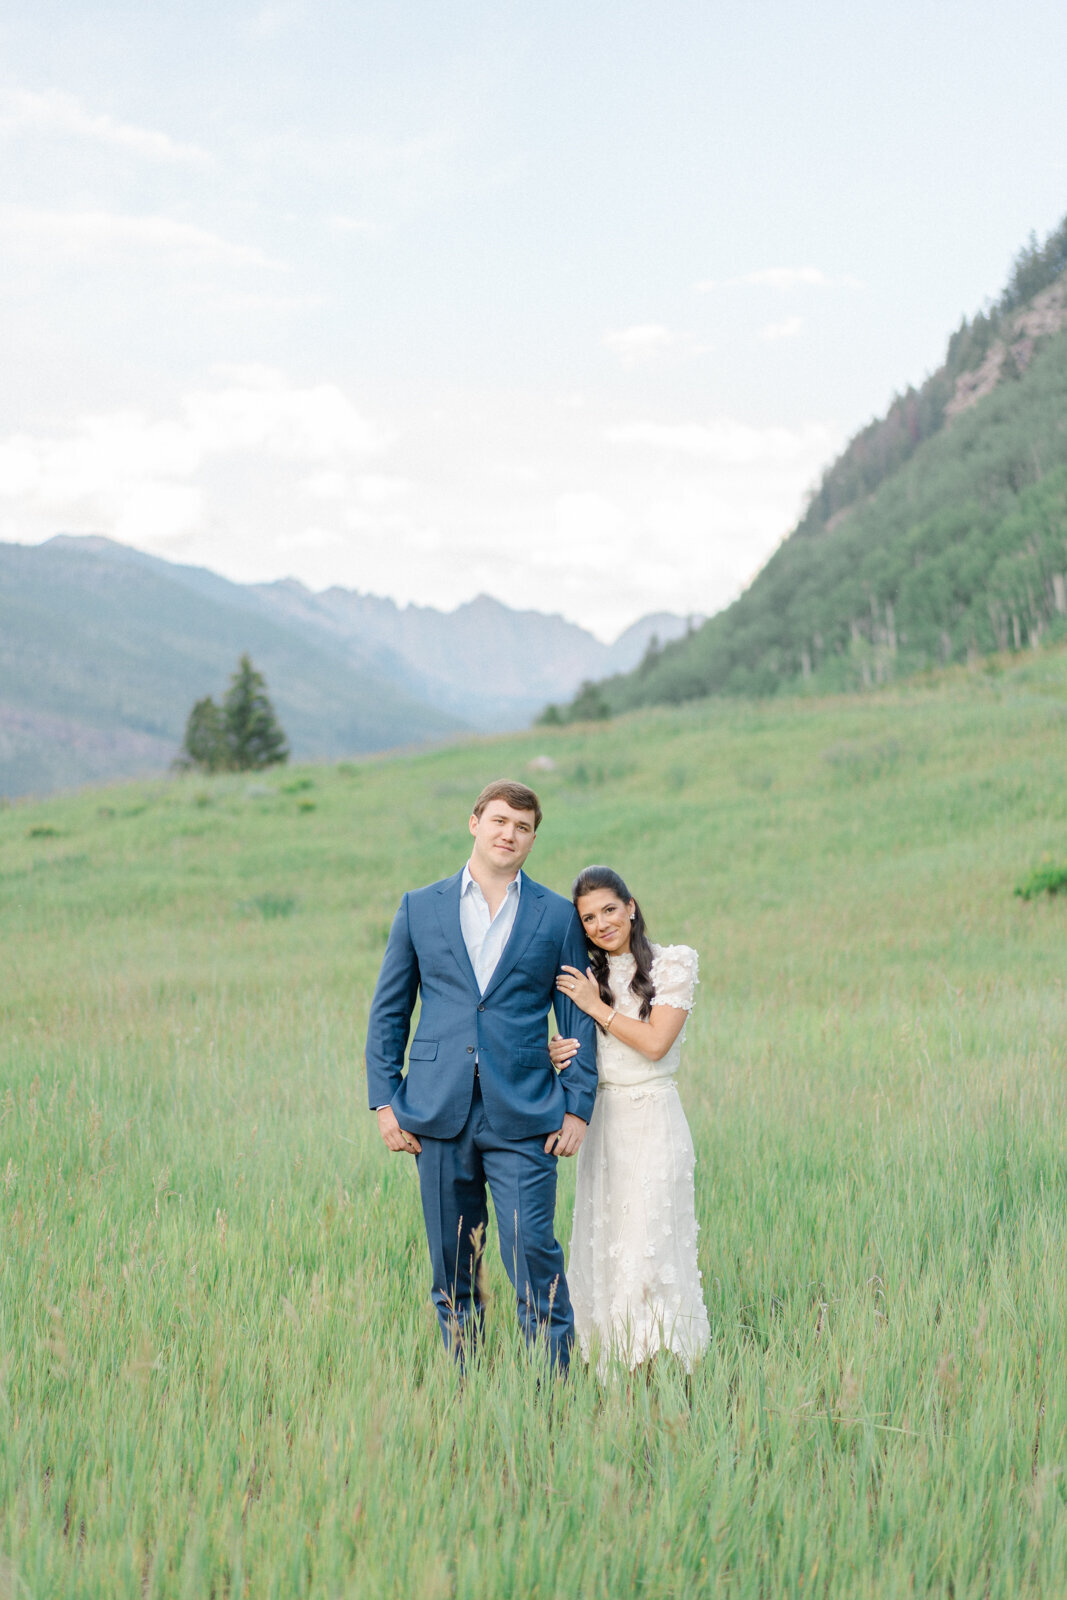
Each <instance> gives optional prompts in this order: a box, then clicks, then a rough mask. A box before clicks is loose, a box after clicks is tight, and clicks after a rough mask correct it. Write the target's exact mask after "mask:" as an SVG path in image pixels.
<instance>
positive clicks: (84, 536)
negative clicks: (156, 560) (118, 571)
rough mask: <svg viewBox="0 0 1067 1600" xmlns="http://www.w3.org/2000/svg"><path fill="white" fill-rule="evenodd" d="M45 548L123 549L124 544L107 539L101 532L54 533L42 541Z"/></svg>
mask: <svg viewBox="0 0 1067 1600" xmlns="http://www.w3.org/2000/svg"><path fill="white" fill-rule="evenodd" d="M44 548H45V549H47V550H54V549H56V548H58V549H60V550H90V551H94V552H96V551H107V550H124V549H125V548H126V546H125V545H121V544H119V543H118V542H117V541H116V540H114V539H107V538H105V537H104V535H103V534H102V533H56V534H53V536H52V537H51V539H46V540H45V541H44Z"/></svg>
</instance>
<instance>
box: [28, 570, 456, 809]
mask: <svg viewBox="0 0 1067 1600" xmlns="http://www.w3.org/2000/svg"><path fill="white" fill-rule="evenodd" d="M179 573H180V574H181V576H180V577H179V576H176V574H179ZM245 650H247V651H248V652H249V653H250V654H251V655H252V658H253V660H254V661H255V663H256V665H257V666H258V667H259V668H260V670H261V671H262V672H263V673H264V674H265V676H266V679H267V684H268V687H269V689H270V692H271V696H272V698H273V700H274V703H275V706H276V708H277V711H278V714H279V717H280V719H281V722H282V724H283V726H284V727H285V729H286V731H287V733H288V734H289V737H290V740H291V742H292V746H293V753H294V755H295V756H296V757H297V758H298V759H299V758H304V759H307V758H313V757H330V756H334V757H336V756H341V755H346V754H351V753H354V752H358V751H366V750H375V749H382V748H385V747H387V746H390V745H397V744H401V743H405V742H411V743H416V742H419V741H422V740H426V739H433V738H442V737H445V736H446V735H448V734H451V733H453V732H455V731H456V730H457V729H458V728H460V727H461V726H462V724H461V723H460V722H459V721H458V719H456V718H454V717H449V716H448V715H447V714H445V713H443V712H440V711H437V710H435V709H434V708H432V707H430V706H427V705H426V704H420V703H419V702H418V700H417V699H415V698H414V697H413V696H410V695H407V694H405V693H404V692H403V691H402V690H399V689H397V688H394V687H393V685H392V684H391V683H390V682H389V680H388V678H386V677H384V676H381V675H378V674H372V673H371V672H370V671H367V670H361V669H360V667H359V666H358V665H357V664H356V663H354V662H353V661H352V660H351V657H350V655H349V653H348V652H346V651H345V650H344V649H343V648H339V647H333V648H331V645H330V641H329V640H328V639H327V638H321V639H317V640H315V639H311V638H309V637H308V636H306V635H304V634H301V633H300V632H298V631H294V630H293V629H292V628H291V627H286V626H284V625H283V624H282V623H281V622H279V621H278V620H276V619H274V618H273V617H272V616H270V615H269V614H268V612H267V610H266V608H265V607H263V606H262V605H260V604H259V603H258V602H257V601H256V600H255V597H254V596H250V595H249V592H248V591H247V590H243V589H242V588H241V586H240V585H237V584H231V583H227V582H226V580H225V579H222V578H218V577H216V576H215V575H214V574H213V573H207V572H196V571H195V570H194V569H190V568H181V569H179V568H172V567H170V565H169V564H168V563H167V562H163V561H155V560H153V558H151V557H148V556H139V555H138V554H137V553H136V552H132V551H123V550H122V547H121V546H115V545H109V543H108V541H104V540H102V541H99V542H97V541H91V540H89V541H86V540H63V539H57V540H52V541H50V542H49V543H48V544H47V545H40V546H35V547H30V546H22V545H0V794H7V795H18V794H25V793H28V792H34V791H36V792H41V791H45V790H49V789H53V788H57V787H63V786H67V785H72V784H77V783H83V782H87V781H90V780H93V779H98V778H103V777H114V776H122V775H132V774H135V773H137V772H147V771H153V770H154V771H159V770H162V769H164V768H165V767H166V765H167V763H168V762H169V761H170V760H171V758H172V757H173V756H174V755H175V754H176V752H177V749H178V746H179V744H180V743H181V738H182V733H183V730H184V725H185V718H186V715H187V713H188V711H189V708H190V706H191V705H192V703H193V701H194V700H195V699H197V698H198V697H199V696H201V695H204V694H209V693H210V694H214V693H217V692H219V691H220V690H222V689H224V688H225V685H226V682H227V680H228V678H229V675H230V673H231V672H232V671H233V669H234V666H235V665H236V662H237V658H238V655H239V654H240V653H241V652H242V651H245Z"/></svg>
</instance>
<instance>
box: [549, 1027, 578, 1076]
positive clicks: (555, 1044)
mask: <svg viewBox="0 0 1067 1600" xmlns="http://www.w3.org/2000/svg"><path fill="white" fill-rule="evenodd" d="M580 1048H581V1047H580V1045H579V1043H578V1041H577V1039H561V1038H560V1036H559V1034H558V1033H557V1034H556V1035H555V1036H554V1037H553V1038H551V1039H550V1040H549V1041H548V1053H549V1055H550V1056H551V1057H552V1065H553V1066H554V1067H555V1068H556V1070H557V1071H558V1072H562V1070H563V1068H564V1067H565V1066H566V1065H567V1062H568V1061H573V1060H574V1057H575V1056H576V1055H577V1054H578V1051H579V1049H580Z"/></svg>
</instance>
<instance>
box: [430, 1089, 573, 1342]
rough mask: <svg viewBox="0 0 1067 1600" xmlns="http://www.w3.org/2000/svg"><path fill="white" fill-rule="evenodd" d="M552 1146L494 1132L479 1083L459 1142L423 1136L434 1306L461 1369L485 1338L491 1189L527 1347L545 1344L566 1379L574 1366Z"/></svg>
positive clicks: (542, 1138)
mask: <svg viewBox="0 0 1067 1600" xmlns="http://www.w3.org/2000/svg"><path fill="white" fill-rule="evenodd" d="M547 1137H548V1135H547V1133H543V1134H540V1135H538V1136H537V1137H536V1138H532V1139H504V1138H502V1137H501V1135H500V1134H498V1133H494V1131H493V1129H492V1127H491V1126H490V1124H489V1119H488V1117H487V1116H486V1114H485V1107H484V1105H483V1103H482V1095H481V1090H480V1088H479V1085H478V1080H477V1078H475V1080H474V1096H473V1098H472V1100H471V1108H470V1111H469V1113H468V1115H467V1120H466V1122H465V1123H464V1125H463V1128H462V1129H461V1130H460V1132H459V1133H458V1134H457V1135H456V1137H455V1138H454V1139H431V1138H428V1137H427V1136H426V1134H420V1135H419V1139H420V1142H421V1144H422V1154H421V1155H419V1156H416V1158H415V1159H416V1161H417V1163H418V1168H419V1188H420V1190H421V1193H422V1211H423V1216H424V1217H425V1219H426V1238H427V1241H428V1243H429V1246H430V1262H431V1265H432V1268H433V1288H432V1291H431V1298H432V1300H433V1303H434V1306H435V1308H436V1311H437V1317H438V1321H439V1322H440V1324H441V1333H442V1336H443V1338H444V1341H445V1346H446V1348H447V1349H449V1350H451V1351H452V1353H453V1355H455V1356H456V1358H457V1360H459V1361H460V1362H461V1363H462V1362H463V1361H464V1360H465V1358H466V1356H467V1355H468V1354H469V1353H470V1352H471V1351H472V1350H473V1349H474V1348H475V1346H476V1345H477V1342H478V1338H479V1335H480V1334H481V1330H482V1299H481V1292H480V1289H479V1285H478V1262H479V1259H480V1257H481V1253H482V1250H483V1248H484V1246H485V1237H486V1232H487V1230H488V1226H489V1210H488V1207H487V1205H486V1193H485V1190H486V1183H488V1185H489V1192H490V1194H491V1195H492V1199H493V1208H494V1210H495V1211H496V1224H497V1231H498V1233H499V1235H500V1255H501V1258H502V1260H503V1262H504V1266H505V1268H506V1269H507V1274H508V1277H509V1278H510V1279H511V1282H512V1285H513V1286H514V1289H515V1298H516V1301H517V1302H518V1309H519V1322H520V1325H521V1327H522V1330H523V1333H524V1334H525V1336H526V1342H527V1344H530V1345H533V1344H536V1343H538V1342H540V1343H541V1345H542V1346H543V1347H544V1348H545V1349H546V1352H547V1354H548V1357H549V1360H550V1362H551V1363H552V1365H553V1366H558V1367H559V1368H560V1370H561V1371H565V1370H566V1368H567V1366H568V1364H569V1362H570V1354H571V1345H572V1343H573V1340H574V1313H573V1312H572V1311H571V1300H570V1295H569V1293H568V1291H567V1280H566V1278H565V1277H564V1275H563V1250H562V1247H561V1246H560V1244H559V1241H558V1240H557V1239H556V1235H555V1213H556V1157H555V1156H550V1155H546V1154H545V1139H546V1138H547Z"/></svg>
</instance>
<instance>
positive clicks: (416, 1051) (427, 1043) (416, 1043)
mask: <svg viewBox="0 0 1067 1600" xmlns="http://www.w3.org/2000/svg"><path fill="white" fill-rule="evenodd" d="M436 1059H437V1040H436V1039H412V1041H411V1048H410V1050H409V1051H408V1060H409V1061H436Z"/></svg>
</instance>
